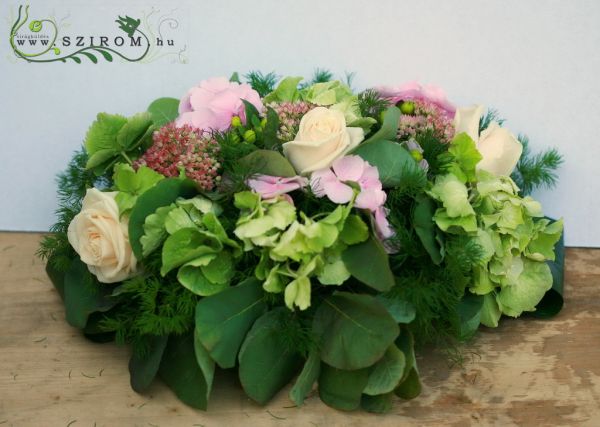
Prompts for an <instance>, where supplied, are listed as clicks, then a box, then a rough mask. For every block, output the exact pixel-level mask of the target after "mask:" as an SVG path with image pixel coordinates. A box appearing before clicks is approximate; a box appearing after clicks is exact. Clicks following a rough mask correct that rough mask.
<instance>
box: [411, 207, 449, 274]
mask: <svg viewBox="0 0 600 427" xmlns="http://www.w3.org/2000/svg"><path fill="white" fill-rule="evenodd" d="M434 214H435V206H434V204H433V200H431V199H430V198H428V197H425V196H423V197H421V198H419V199H418V200H417V204H416V206H415V210H414V211H413V226H414V228H415V232H416V233H417V236H419V239H420V240H421V243H422V244H423V247H424V248H425V250H426V251H427V253H428V254H429V256H430V257H431V260H432V261H433V263H434V264H436V265H439V264H440V263H441V262H442V259H443V255H442V248H441V247H440V244H439V242H438V239H437V228H436V226H435V222H434V221H433V215H434Z"/></svg>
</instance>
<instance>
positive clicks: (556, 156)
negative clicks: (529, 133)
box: [512, 135, 563, 196]
mask: <svg viewBox="0 0 600 427" xmlns="http://www.w3.org/2000/svg"><path fill="white" fill-rule="evenodd" d="M519 141H520V142H521V144H522V145H523V153H522V154H521V158H520V159H519V162H518V163H517V166H516V168H515V170H514V172H513V174H512V178H513V180H514V181H515V183H516V184H517V186H518V187H519V188H520V189H521V194H522V195H524V196H526V195H528V194H531V192H532V191H533V190H535V189H536V188H540V187H545V188H553V187H554V186H555V185H556V182H557V181H558V175H557V170H558V168H559V167H560V166H561V165H562V163H563V157H562V155H561V154H560V153H559V152H558V150H556V149H555V148H551V149H547V150H545V151H543V152H541V153H537V154H533V153H532V152H531V148H530V146H529V138H527V137H526V136H525V135H519Z"/></svg>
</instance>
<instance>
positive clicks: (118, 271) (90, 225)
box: [67, 188, 137, 283]
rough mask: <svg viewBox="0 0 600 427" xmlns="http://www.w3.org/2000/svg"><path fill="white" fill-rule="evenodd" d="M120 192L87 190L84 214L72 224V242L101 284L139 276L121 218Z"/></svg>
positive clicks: (125, 225)
mask: <svg viewBox="0 0 600 427" xmlns="http://www.w3.org/2000/svg"><path fill="white" fill-rule="evenodd" d="M116 195H117V192H116V191H114V192H102V191H99V190H97V189H95V188H91V189H89V190H87V192H86V194H85V197H84V199H83V204H82V207H81V212H79V213H78V214H77V215H76V216H75V218H73V221H71V223H70V224H69V230H68V232H67V235H68V238H69V243H70V244H71V246H73V249H75V252H77V253H78V254H79V257H80V258H81V261H82V262H84V263H85V264H87V266H88V269H89V270H90V272H91V273H92V274H94V275H95V276H96V277H97V278H98V280H99V281H100V282H103V283H114V282H120V281H122V280H125V279H127V278H129V277H131V276H133V275H135V273H136V264H137V260H136V259H135V256H134V255H133V252H132V250H131V245H130V244H129V232H128V225H127V220H126V219H124V220H122V219H120V218H119V207H118V206H117V203H116V202H115V196H116Z"/></svg>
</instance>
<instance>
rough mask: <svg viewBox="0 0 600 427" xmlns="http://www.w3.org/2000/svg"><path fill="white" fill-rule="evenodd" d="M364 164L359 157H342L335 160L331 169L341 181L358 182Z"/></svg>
mask: <svg viewBox="0 0 600 427" xmlns="http://www.w3.org/2000/svg"><path fill="white" fill-rule="evenodd" d="M366 164H367V162H365V161H364V160H363V159H362V158H360V157H359V156H344V157H340V158H339V159H336V160H335V161H334V162H333V164H332V165H331V167H332V168H333V171H334V172H335V174H336V176H337V177H338V178H339V179H340V180H341V181H354V182H358V180H359V179H360V177H361V176H362V174H363V171H364V168H365V165H366Z"/></svg>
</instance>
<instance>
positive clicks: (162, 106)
mask: <svg viewBox="0 0 600 427" xmlns="http://www.w3.org/2000/svg"><path fill="white" fill-rule="evenodd" d="M148 112H149V113H150V116H151V117H152V121H153V122H154V124H155V125H156V126H164V125H166V124H167V123H170V122H172V121H173V120H175V119H176V118H177V116H178V115H179V100H178V99H175V98H158V99H157V100H155V101H153V102H152V104H150V105H149V106H148Z"/></svg>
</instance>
